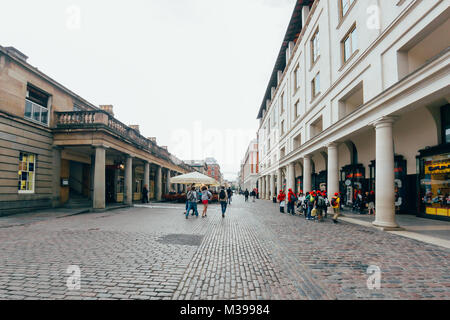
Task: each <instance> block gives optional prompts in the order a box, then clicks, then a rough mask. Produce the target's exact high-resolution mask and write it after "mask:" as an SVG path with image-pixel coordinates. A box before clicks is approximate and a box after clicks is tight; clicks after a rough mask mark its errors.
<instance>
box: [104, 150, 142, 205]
mask: <svg viewBox="0 0 450 320" xmlns="http://www.w3.org/2000/svg"><path fill="white" fill-rule="evenodd" d="M96 173H97V170H96ZM124 179H125V186H124V197H123V199H124V203H125V204H127V205H130V206H131V205H132V204H133V157H132V156H130V155H127V156H126V160H125V177H124Z"/></svg>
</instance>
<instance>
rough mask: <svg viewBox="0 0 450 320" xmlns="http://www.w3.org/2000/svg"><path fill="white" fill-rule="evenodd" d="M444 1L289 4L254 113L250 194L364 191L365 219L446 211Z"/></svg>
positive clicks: (439, 215)
mask: <svg viewBox="0 0 450 320" xmlns="http://www.w3.org/2000/svg"><path fill="white" fill-rule="evenodd" d="M449 4H450V2H449V1H448V0H436V1H426V0H394V1H380V0H368V1H362V0H315V1H307V0H298V1H297V3H296V6H295V9H294V12H293V15H292V18H291V21H290V24H289V27H288V30H287V32H286V36H285V38H284V40H283V44H282V47H281V49H280V53H279V56H278V59H277V61H276V64H275V68H274V70H273V74H272V77H271V79H270V82H269V85H268V87H267V90H266V92H265V96H264V99H263V103H262V104H261V107H260V109H259V113H258V119H259V120H260V127H259V130H258V144H259V155H260V157H259V165H260V174H259V185H260V186H261V195H262V198H264V199H271V198H272V197H273V196H274V195H275V194H276V193H277V192H278V191H279V190H280V189H282V188H283V189H289V188H292V189H295V190H296V191H297V192H298V191H300V190H302V191H303V192H309V191H311V190H327V194H328V196H331V195H334V193H336V192H340V194H341V198H342V202H343V204H344V205H346V206H349V207H351V205H352V203H353V201H354V197H355V193H356V192H359V191H361V192H370V191H375V194H376V212H377V215H376V220H375V222H374V225H375V226H378V227H381V228H385V229H391V228H393V229H395V228H398V227H399V225H398V223H397V222H396V214H415V215H419V216H423V217H430V218H436V219H445V220H449V219H450V198H449V192H450V186H449V181H450V111H449V109H450V107H449V100H450V86H449V84H450V73H449V71H450V67H449V62H450V59H449V57H450V52H449V45H450V33H449V32H448V31H449V30H450V20H449V17H450V9H449Z"/></svg>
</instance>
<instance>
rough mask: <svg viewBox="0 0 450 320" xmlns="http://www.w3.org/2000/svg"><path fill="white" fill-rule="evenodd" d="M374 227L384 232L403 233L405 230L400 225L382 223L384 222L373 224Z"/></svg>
mask: <svg viewBox="0 0 450 320" xmlns="http://www.w3.org/2000/svg"><path fill="white" fill-rule="evenodd" d="M372 225H373V226H374V227H375V228H377V229H379V230H382V231H402V230H405V229H404V228H402V227H400V226H399V225H398V224H390V223H382V222H376V221H374V222H372Z"/></svg>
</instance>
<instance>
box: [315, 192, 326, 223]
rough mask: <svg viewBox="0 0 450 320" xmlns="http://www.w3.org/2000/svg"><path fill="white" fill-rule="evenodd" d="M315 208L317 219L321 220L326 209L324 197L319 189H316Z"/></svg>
mask: <svg viewBox="0 0 450 320" xmlns="http://www.w3.org/2000/svg"><path fill="white" fill-rule="evenodd" d="M315 207H316V209H317V221H318V222H323V221H324V220H323V213H324V211H325V210H327V204H326V202H325V198H324V196H323V193H322V192H320V191H317V199H316V205H315Z"/></svg>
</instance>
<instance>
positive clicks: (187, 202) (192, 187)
mask: <svg viewBox="0 0 450 320" xmlns="http://www.w3.org/2000/svg"><path fill="white" fill-rule="evenodd" d="M191 190H193V191H194V192H195V194H196V195H197V199H198V193H197V191H196V189H195V185H194V184H192V185H191V187H188V193H189V192H190V191H191ZM188 207H189V198H188V194H186V210H185V211H184V214H186V213H187V212H190V210H189V211H188ZM191 210H192V215H194V208H193V207H191Z"/></svg>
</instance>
